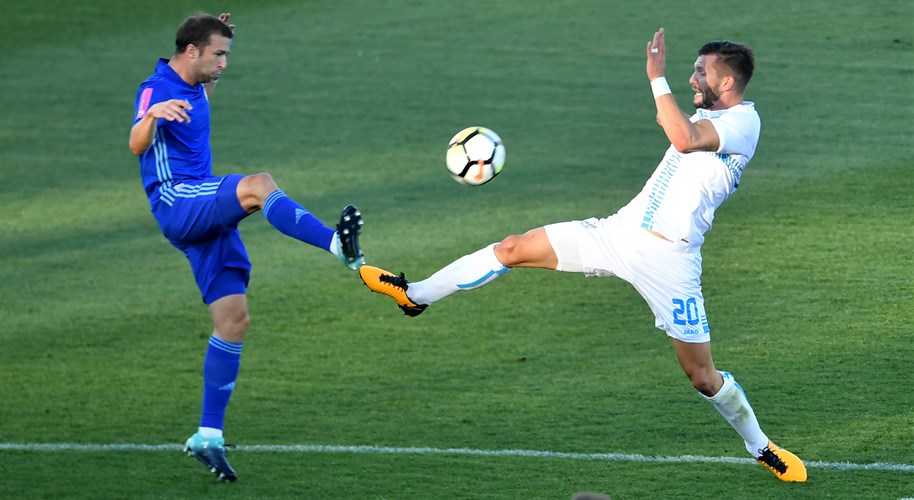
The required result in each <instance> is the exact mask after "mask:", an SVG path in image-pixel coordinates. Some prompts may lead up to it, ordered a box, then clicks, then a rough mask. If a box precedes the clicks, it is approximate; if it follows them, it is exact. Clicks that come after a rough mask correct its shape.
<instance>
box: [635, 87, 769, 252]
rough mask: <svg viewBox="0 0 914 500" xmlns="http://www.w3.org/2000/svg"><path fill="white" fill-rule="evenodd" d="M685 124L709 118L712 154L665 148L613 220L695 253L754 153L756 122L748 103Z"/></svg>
mask: <svg viewBox="0 0 914 500" xmlns="http://www.w3.org/2000/svg"><path fill="white" fill-rule="evenodd" d="M690 120H691V121H692V123H695V122H697V121H699V120H710V121H711V124H712V125H713V126H714V129H715V130H716V131H717V135H718V136H719V137H720V147H719V148H718V149H717V151H716V152H710V151H695V152H691V153H680V152H678V151H676V149H675V148H674V147H673V146H670V148H669V149H668V150H667V151H666V154H665V155H664V156H663V160H662V161H661V162H660V165H658V166H657V169H656V170H655V171H654V174H653V175H651V178H650V179H648V181H647V184H645V185H644V189H642V190H641V192H640V193H639V194H638V196H636V197H635V198H634V199H633V200H632V201H631V202H629V204H628V205H626V206H625V207H623V208H622V209H621V210H619V216H620V217H622V218H623V219H624V220H625V221H627V222H626V224H628V225H635V226H637V225H640V226H641V227H642V228H645V229H649V230H651V231H654V232H656V233H659V234H662V235H663V236H664V237H666V238H667V239H669V240H672V241H673V242H674V243H677V244H678V245H683V244H685V245H686V246H687V248H688V249H689V250H692V251H697V250H699V249H700V248H701V244H702V242H704V234H705V233H706V232H707V231H708V230H709V229H711V222H712V221H713V220H714V211H715V210H717V207H719V206H720V205H721V203H723V202H724V200H726V199H727V198H728V197H729V196H730V195H731V194H733V192H734V191H736V188H737V187H739V179H740V177H741V176H742V173H743V169H745V168H746V165H748V164H749V160H751V159H752V155H753V154H755V147H756V145H757V144H758V137H759V132H760V130H761V120H760V119H759V116H758V113H757V112H756V111H755V104H754V103H752V102H750V101H743V102H742V103H741V104H738V105H736V106H733V107H731V108H727V109H723V110H718V111H708V110H706V109H699V110H698V111H697V112H696V113H695V114H694V115H692V117H691V118H690Z"/></svg>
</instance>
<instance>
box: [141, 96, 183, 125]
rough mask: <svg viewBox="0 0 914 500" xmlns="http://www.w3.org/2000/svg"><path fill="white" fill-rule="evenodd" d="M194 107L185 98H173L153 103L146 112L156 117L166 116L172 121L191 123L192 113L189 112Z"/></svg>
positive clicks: (165, 117)
mask: <svg viewBox="0 0 914 500" xmlns="http://www.w3.org/2000/svg"><path fill="white" fill-rule="evenodd" d="M192 109H194V107H193V106H191V105H190V103H189V102H187V101H185V100H184V99H171V100H168V101H162V102H157V103H155V104H153V105H152V106H150V107H149V110H148V111H146V114H147V115H151V116H152V117H153V118H156V119H158V118H164V119H165V120H168V121H170V122H178V123H190V115H188V114H187V112H188V111H190V110H192Z"/></svg>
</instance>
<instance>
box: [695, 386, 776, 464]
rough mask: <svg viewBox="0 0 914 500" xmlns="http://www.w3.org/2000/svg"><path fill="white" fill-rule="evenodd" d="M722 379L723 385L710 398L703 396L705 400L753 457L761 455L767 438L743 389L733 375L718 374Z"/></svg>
mask: <svg viewBox="0 0 914 500" xmlns="http://www.w3.org/2000/svg"><path fill="white" fill-rule="evenodd" d="M720 374H721V375H722V376H723V377H724V385H723V386H722V387H721V388H720V390H719V391H717V394H715V395H714V396H712V397H710V398H709V397H708V396H704V395H703V394H702V395H703V396H704V397H705V399H707V400H708V401H710V402H711V404H712V405H714V408H717V411H718V412H720V414H721V415H723V416H724V418H725V419H726V420H727V422H729V423H730V425H732V426H733V428H734V429H736V432H738V433H739V435H740V437H742V438H743V441H745V442H746V450H747V451H748V452H749V453H750V454H751V455H752V456H753V457H756V458H758V457H760V456H761V455H762V453H761V451H760V450H763V449H765V447H767V446H768V436H766V435H765V433H764V432H762V428H761V427H760V426H759V424H758V420H757V419H756V418H755V412H754V411H752V407H751V406H750V405H749V400H748V399H746V394H745V393H743V388H742V387H740V386H739V384H737V383H736V380H734V379H733V375H730V374H729V373H728V372H720Z"/></svg>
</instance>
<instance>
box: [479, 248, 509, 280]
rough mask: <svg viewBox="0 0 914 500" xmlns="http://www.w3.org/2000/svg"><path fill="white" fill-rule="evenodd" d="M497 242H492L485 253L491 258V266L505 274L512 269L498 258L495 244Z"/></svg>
mask: <svg viewBox="0 0 914 500" xmlns="http://www.w3.org/2000/svg"><path fill="white" fill-rule="evenodd" d="M497 244H498V243H492V244H491V245H489V246H487V247H486V248H485V249H484V250H485V251H486V252H485V255H486V257H487V258H489V268H490V269H492V270H493V271H495V272H496V273H498V274H504V273H506V272H508V271H510V268H509V267H507V266H505V265H504V264H502V263H501V261H500V260H498V257H496V256H495V245H497Z"/></svg>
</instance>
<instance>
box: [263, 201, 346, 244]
mask: <svg viewBox="0 0 914 500" xmlns="http://www.w3.org/2000/svg"><path fill="white" fill-rule="evenodd" d="M263 216H264V217H266V219H267V221H269V222H270V224H273V227H275V228H276V229H279V231H280V232H282V233H283V234H285V235H287V236H291V237H293V238H295V239H297V240H300V241H304V242H305V243H308V244H309V245H314V246H316V247H318V248H323V249H324V250H327V251H330V242H332V241H333V234H334V233H336V231H335V230H333V229H330V228H329V227H327V226H326V225H324V223H323V222H321V221H320V220H319V219H318V218H317V217H315V216H313V215H311V212H309V211H307V210H305V209H304V207H302V206H301V205H299V204H298V203H295V201H293V200H292V199H291V198H289V197H288V196H286V193H283V192H282V190H279V189H277V190H276V191H273V192H272V193H270V196H267V201H265V202H264V204H263Z"/></svg>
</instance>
